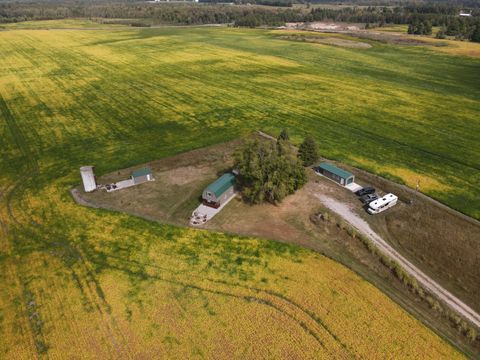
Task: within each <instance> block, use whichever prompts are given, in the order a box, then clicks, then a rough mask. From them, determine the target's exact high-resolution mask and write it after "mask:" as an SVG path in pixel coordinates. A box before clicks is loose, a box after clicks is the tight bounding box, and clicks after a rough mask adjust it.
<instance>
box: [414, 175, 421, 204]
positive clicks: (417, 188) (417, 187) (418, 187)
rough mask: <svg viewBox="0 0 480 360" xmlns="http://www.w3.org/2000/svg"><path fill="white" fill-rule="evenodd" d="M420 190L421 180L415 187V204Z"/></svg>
mask: <svg viewBox="0 0 480 360" xmlns="http://www.w3.org/2000/svg"><path fill="white" fill-rule="evenodd" d="M419 189H420V180H417V186H415V196H414V201H413V202H416V201H417V193H418V190H419Z"/></svg>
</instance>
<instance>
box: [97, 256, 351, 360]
mask: <svg viewBox="0 0 480 360" xmlns="http://www.w3.org/2000/svg"><path fill="white" fill-rule="evenodd" d="M103 255H104V256H106V257H107V258H109V259H112V260H113V261H110V262H109V265H110V268H111V269H114V270H118V271H121V272H124V273H127V274H130V275H137V276H139V277H142V278H145V277H146V278H154V279H155V280H159V281H163V282H167V283H172V284H175V285H179V286H183V287H186V288H191V289H196V290H199V291H203V292H208V293H212V294H217V295H222V296H228V297H234V298H237V299H243V300H246V301H255V302H257V303H260V304H262V305H265V306H269V307H271V308H273V309H274V310H276V311H278V312H280V313H281V314H283V315H285V316H287V317H288V318H290V319H291V320H292V321H294V322H295V323H297V324H298V325H299V326H300V327H301V328H302V329H303V330H304V331H305V332H307V334H309V335H310V336H313V337H314V338H315V340H316V341H317V343H318V344H319V346H321V347H322V348H324V349H325V350H326V351H327V352H330V355H331V356H332V357H335V353H332V349H331V348H329V347H328V345H326V344H325V342H324V340H322V337H321V334H322V333H326V334H327V335H328V336H329V337H330V338H331V339H333V341H334V343H335V344H337V345H338V346H339V349H341V351H342V353H347V354H348V358H353V359H355V358H358V356H357V355H356V353H355V351H354V350H353V349H350V348H349V347H348V346H347V345H346V344H345V343H343V342H342V341H341V339H340V338H339V337H338V336H337V335H336V334H335V333H334V332H333V331H332V330H331V329H330V328H329V327H328V325H326V324H325V323H324V322H323V321H322V320H321V318H320V317H319V316H318V315H316V314H314V313H313V312H312V311H310V310H308V309H306V308H304V307H303V306H302V305H300V304H298V303H297V302H295V301H293V300H291V299H289V298H288V297H287V296H285V295H283V294H281V293H278V292H276V291H272V290H267V289H260V288H257V287H250V286H245V285H242V284H240V283H232V282H228V281H221V280H215V279H210V278H207V277H201V276H199V275H193V274H189V275H188V277H189V278H190V279H192V278H195V279H197V280H198V281H200V282H205V281H208V282H209V283H210V284H211V285H212V288H208V287H204V286H200V285H197V284H195V283H190V282H185V281H184V280H182V279H177V278H178V277H179V276H180V275H181V274H182V272H174V271H171V269H168V268H164V267H161V266H157V265H151V264H144V263H141V262H139V261H135V260H126V259H123V258H121V257H118V256H110V255H107V254H103ZM115 262H118V263H120V264H118V265H114V263H115ZM126 263H128V264H134V265H135V266H137V267H138V268H139V269H140V270H139V271H137V272H135V271H132V270H131V269H128V268H127V267H125V265H123V264H126ZM146 268H151V269H155V270H160V271H161V272H162V274H165V273H168V274H169V275H170V277H169V278H166V277H165V276H162V275H159V274H148V273H147V272H146ZM180 277H181V276H180ZM222 287H226V288H227V289H222ZM239 289H240V290H241V291H240V292H239V291H238V290H239Z"/></svg>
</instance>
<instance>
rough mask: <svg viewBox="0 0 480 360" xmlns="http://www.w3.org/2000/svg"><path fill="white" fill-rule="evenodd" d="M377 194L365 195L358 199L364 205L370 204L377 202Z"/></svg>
mask: <svg viewBox="0 0 480 360" xmlns="http://www.w3.org/2000/svg"><path fill="white" fill-rule="evenodd" d="M377 199H378V195H377V194H367V195H363V196H361V197H360V201H361V202H362V203H364V204H370V203H371V202H372V201H374V200H377Z"/></svg>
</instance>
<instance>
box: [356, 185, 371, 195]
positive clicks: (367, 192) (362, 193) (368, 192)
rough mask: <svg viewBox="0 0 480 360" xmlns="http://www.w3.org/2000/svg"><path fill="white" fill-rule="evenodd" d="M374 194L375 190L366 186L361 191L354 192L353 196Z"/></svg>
mask: <svg viewBox="0 0 480 360" xmlns="http://www.w3.org/2000/svg"><path fill="white" fill-rule="evenodd" d="M374 193H375V188H373V187H371V186H367V187H364V188H363V189H360V190H358V191H356V192H355V195H357V196H363V195H367V194H374Z"/></svg>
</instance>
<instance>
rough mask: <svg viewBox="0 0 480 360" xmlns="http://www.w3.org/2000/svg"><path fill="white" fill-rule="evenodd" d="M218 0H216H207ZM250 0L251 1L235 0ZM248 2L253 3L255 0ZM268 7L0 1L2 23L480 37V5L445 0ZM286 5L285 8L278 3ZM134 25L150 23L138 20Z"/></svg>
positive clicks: (264, 0) (286, 0) (287, 0)
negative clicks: (437, 30) (314, 25)
mask: <svg viewBox="0 0 480 360" xmlns="http://www.w3.org/2000/svg"><path fill="white" fill-rule="evenodd" d="M206 1H216V0H206ZM235 1H239V2H245V1H247V0H235ZM254 1H255V0H253V1H249V3H252V2H254ZM257 1H259V2H260V3H261V4H263V5H266V4H268V5H272V6H252V5H245V4H243V5H242V4H240V5H228V4H216V3H210V4H206V3H203V4H201V3H200V4H195V3H183V4H182V3H180V4H179V3H174V4H153V3H148V2H117V3H109V2H103V1H100V2H89V1H82V2H78V1H68V0H67V1H65V2H52V1H48V2H42V1H33V2H18V1H17V2H0V23H12V22H21V21H28V20H55V19H67V18H100V19H132V20H135V19H138V20H146V19H148V20H149V21H150V24H152V23H153V24H181V25H201V24H213V23H217V24H233V25H235V26H247V27H257V26H280V25H283V24H284V23H285V22H313V21H338V22H350V23H364V24H367V25H368V26H367V27H371V26H380V27H381V26H385V25H388V24H409V25H410V32H411V33H419V34H421V33H425V34H428V33H429V31H424V30H423V29H429V27H430V26H436V27H441V28H442V33H445V34H447V35H448V36H455V37H457V38H459V39H470V40H474V41H478V40H477V38H478V36H475V34H478V32H479V31H480V8H471V9H470V10H469V11H471V13H472V16H471V17H462V18H460V17H459V13H460V11H461V10H466V8H464V7H461V6H459V5H448V4H446V3H427V4H419V5H413V4H410V3H409V4H407V5H405V6H389V7H386V6H366V7H363V6H362V7H360V6H347V7H314V6H309V5H306V6H303V7H292V4H293V2H292V1H293V0H257ZM476 2H480V1H476ZM279 4H283V6H278V5H279ZM135 25H139V26H142V25H147V26H148V24H147V23H146V22H143V23H142V21H139V22H138V23H136V24H135Z"/></svg>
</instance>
